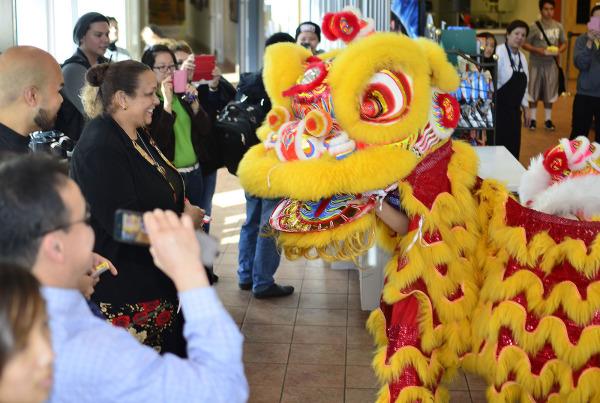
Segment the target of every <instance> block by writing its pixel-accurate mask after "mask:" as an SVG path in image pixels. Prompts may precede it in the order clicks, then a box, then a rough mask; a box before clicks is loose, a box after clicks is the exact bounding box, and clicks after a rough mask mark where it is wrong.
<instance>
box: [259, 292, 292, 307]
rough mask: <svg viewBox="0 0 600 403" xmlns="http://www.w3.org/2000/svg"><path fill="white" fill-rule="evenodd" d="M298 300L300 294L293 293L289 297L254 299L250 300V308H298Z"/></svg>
mask: <svg viewBox="0 0 600 403" xmlns="http://www.w3.org/2000/svg"><path fill="white" fill-rule="evenodd" d="M299 300H300V293H299V292H294V293H293V294H291V295H288V296H286V297H281V298H266V299H256V298H251V301H250V305H252V306H273V307H279V308H298V301H299Z"/></svg>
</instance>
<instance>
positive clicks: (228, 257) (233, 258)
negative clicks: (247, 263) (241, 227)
mask: <svg viewBox="0 0 600 403" xmlns="http://www.w3.org/2000/svg"><path fill="white" fill-rule="evenodd" d="M218 264H220V265H221V264H224V265H233V266H235V265H237V264H238V254H237V253H229V252H225V253H223V254H222V255H221V257H220V258H219V260H218Z"/></svg>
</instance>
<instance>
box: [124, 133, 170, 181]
mask: <svg viewBox="0 0 600 403" xmlns="http://www.w3.org/2000/svg"><path fill="white" fill-rule="evenodd" d="M138 140H140V142H141V143H142V146H144V148H143V149H142V148H141V147H140V145H139V144H138V142H137V141H136V140H132V141H133V145H134V147H135V148H136V149H137V150H138V151H139V152H140V153H141V154H142V156H143V157H144V158H145V159H146V160H147V161H148V162H150V163H151V164H152V166H154V168H156V169H157V170H158V172H160V173H161V175H163V176H166V174H167V171H166V170H165V168H164V167H163V166H162V165H160V164H159V163H158V161H156V159H155V158H154V155H152V153H151V152H150V149H149V148H148V146H147V145H146V142H145V141H144V138H143V137H142V136H141V135H139V134H138Z"/></svg>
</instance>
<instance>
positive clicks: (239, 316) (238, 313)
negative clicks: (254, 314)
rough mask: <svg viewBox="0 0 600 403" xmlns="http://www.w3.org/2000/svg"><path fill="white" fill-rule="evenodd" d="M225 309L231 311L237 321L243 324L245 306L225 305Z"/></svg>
mask: <svg viewBox="0 0 600 403" xmlns="http://www.w3.org/2000/svg"><path fill="white" fill-rule="evenodd" d="M225 309H227V312H229V314H230V315H231V317H232V318H233V320H234V322H235V323H237V324H238V325H241V324H242V323H243V322H244V318H245V316H246V308H245V307H240V306H227V305H225Z"/></svg>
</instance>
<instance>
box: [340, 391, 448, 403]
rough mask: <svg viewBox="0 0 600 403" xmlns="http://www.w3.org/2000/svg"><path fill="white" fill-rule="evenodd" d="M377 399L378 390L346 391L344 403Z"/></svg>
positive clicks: (368, 401)
mask: <svg viewBox="0 0 600 403" xmlns="http://www.w3.org/2000/svg"><path fill="white" fill-rule="evenodd" d="M376 399H377V389H346V399H345V400H344V403H370V402H374V401H375V400H376ZM453 403H454V402H453Z"/></svg>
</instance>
